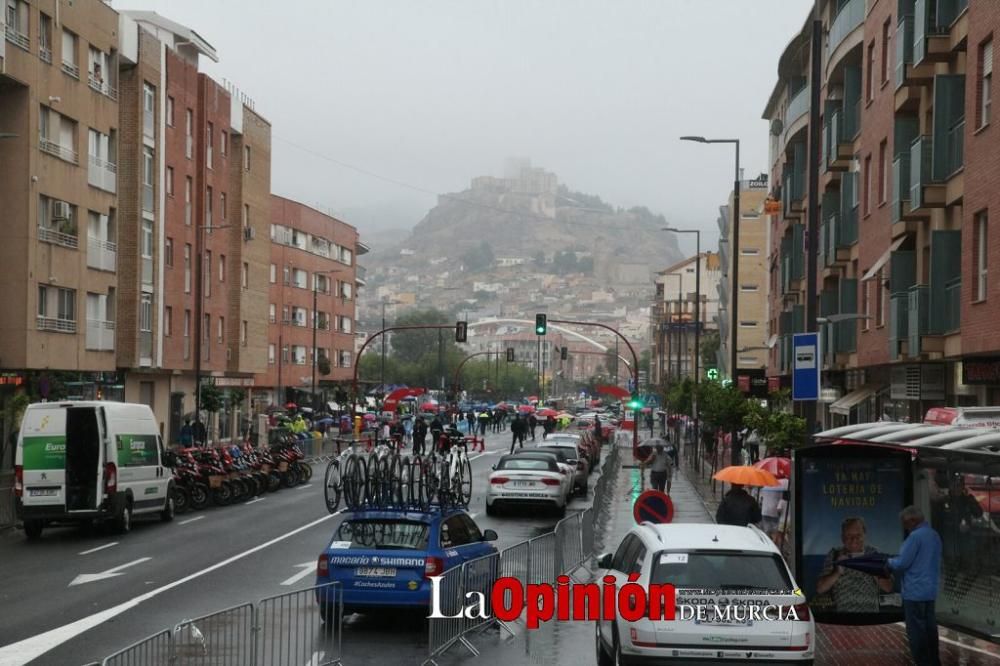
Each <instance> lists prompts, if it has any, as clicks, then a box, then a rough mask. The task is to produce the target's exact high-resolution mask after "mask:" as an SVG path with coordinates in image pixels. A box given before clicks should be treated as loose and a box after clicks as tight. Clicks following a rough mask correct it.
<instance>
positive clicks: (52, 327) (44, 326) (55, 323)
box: [35, 315, 76, 333]
mask: <svg viewBox="0 0 1000 666" xmlns="http://www.w3.org/2000/svg"><path fill="white" fill-rule="evenodd" d="M35 321H36V324H37V326H38V330H39V331H52V332H54V333H76V320H75V319H59V318H58V317H43V316H41V315H38V317H37V318H36V320H35Z"/></svg>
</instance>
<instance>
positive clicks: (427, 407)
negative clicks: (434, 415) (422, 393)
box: [420, 402, 438, 412]
mask: <svg viewBox="0 0 1000 666" xmlns="http://www.w3.org/2000/svg"><path fill="white" fill-rule="evenodd" d="M437 410H438V404H437V403H436V402H425V403H424V404H422V405H420V411H422V412H436V411H437Z"/></svg>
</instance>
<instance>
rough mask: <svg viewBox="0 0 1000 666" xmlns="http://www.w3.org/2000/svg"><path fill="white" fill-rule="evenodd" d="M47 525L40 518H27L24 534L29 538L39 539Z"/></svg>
mask: <svg viewBox="0 0 1000 666" xmlns="http://www.w3.org/2000/svg"><path fill="white" fill-rule="evenodd" d="M44 527H45V523H43V522H42V521H40V520H26V521H24V535H25V536H26V537H28V538H29V539H32V540H34V539H37V538H39V537H40V536H42V528H44Z"/></svg>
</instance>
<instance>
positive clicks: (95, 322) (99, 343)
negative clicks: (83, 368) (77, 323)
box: [87, 319, 115, 351]
mask: <svg viewBox="0 0 1000 666" xmlns="http://www.w3.org/2000/svg"><path fill="white" fill-rule="evenodd" d="M87 349H89V350H91V351H114V349H115V322H113V321H105V320H102V319H88V320H87Z"/></svg>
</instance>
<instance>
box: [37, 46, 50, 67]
mask: <svg viewBox="0 0 1000 666" xmlns="http://www.w3.org/2000/svg"><path fill="white" fill-rule="evenodd" d="M38 59H39V60H41V61H42V62H47V63H49V64H50V65H51V64H52V49H50V48H47V47H45V46H39V47H38Z"/></svg>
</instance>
